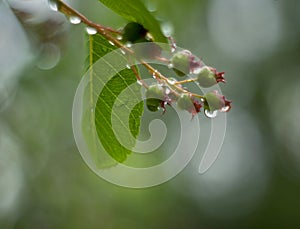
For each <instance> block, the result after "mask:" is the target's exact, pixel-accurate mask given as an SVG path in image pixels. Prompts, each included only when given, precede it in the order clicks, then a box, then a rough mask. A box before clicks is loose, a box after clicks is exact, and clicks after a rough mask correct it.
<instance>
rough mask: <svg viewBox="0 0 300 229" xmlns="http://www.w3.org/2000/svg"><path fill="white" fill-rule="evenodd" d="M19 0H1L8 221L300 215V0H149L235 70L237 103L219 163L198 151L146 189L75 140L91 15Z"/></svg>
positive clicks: (106, 19) (173, 221)
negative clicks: (124, 180)
mask: <svg viewBox="0 0 300 229" xmlns="http://www.w3.org/2000/svg"><path fill="white" fill-rule="evenodd" d="M68 2H69V3H70V4H72V6H74V7H75V8H76V9H78V10H80V11H81V12H83V13H84V14H85V15H87V16H88V17H89V18H91V19H92V20H94V21H96V22H99V23H101V24H104V25H109V26H111V27H115V28H119V27H121V26H123V25H124V23H125V22H124V20H123V19H122V18H120V17H119V16H117V15H116V14H114V13H113V12H112V11H110V10H108V9H107V8H105V7H104V6H103V5H102V4H100V3H99V2H98V1H96V0H88V1H76V0H73V1H68ZM9 3H10V4H11V6H12V7H13V8H14V13H13V11H12V10H11V9H10V8H9V7H8V4H7V2H0V23H1V30H0V228H299V227H300V151H299V148H300V141H299V139H300V120H299V118H300V109H299V105H298V104H299V99H300V79H299V72H300V66H299V60H300V29H299V25H300V1H297V0H289V1H283V0H263V1H261V0H253V1H252V0H251V1H250V0H227V1H224V0H210V1H209V0H197V1H196V0H185V1H179V0H176V1H175V0H162V1H159V0H152V1H150V0H148V1H146V2H145V3H146V5H147V6H148V7H149V9H150V10H151V11H153V14H154V15H155V16H156V17H158V18H159V19H160V20H162V22H163V24H164V25H166V26H168V28H169V29H170V28H173V29H174V37H175V39H176V41H177V44H178V45H179V46H180V47H184V48H187V49H190V50H192V51H193V52H194V53H195V54H196V55H197V56H199V57H202V58H203V60H204V62H205V63H207V64H208V65H212V66H214V67H216V68H217V69H219V70H222V71H223V70H224V71H225V72H226V79H227V82H228V83H227V84H226V85H224V86H223V85H222V91H223V93H224V94H225V95H226V96H227V97H228V98H230V99H232V100H233V109H232V110H231V111H230V112H229V113H228V116H227V117H228V128H227V134H226V139H225V143H224V145H223V148H222V152H221V155H220V157H219V158H218V160H217V162H216V163H215V164H214V165H213V167H212V168H210V170H209V171H208V172H207V173H205V174H204V175H199V174H198V173H197V166H198V163H199V158H196V159H195V160H193V161H192V163H191V164H190V165H189V166H188V167H187V168H186V169H185V170H184V171H183V172H182V173H181V174H179V175H178V176H177V177H175V178H174V179H172V180H171V181H169V182H167V183H165V184H162V185H160V186H156V187H153V188H148V189H142V190H134V189H126V188H121V187H118V186H115V185H112V184H110V183H108V182H106V181H104V180H102V179H101V178H99V177H97V176H96V175H95V174H94V173H93V172H92V171H91V170H90V169H89V168H88V166H87V165H86V164H85V163H84V161H83V160H82V158H81V156H80V154H79V152H78V150H77V147H76V145H75V141H74V138H73V133H72V125H71V110H72V102H73V97H74V94H75V90H76V88H77V85H78V83H79V81H80V79H81V77H82V75H83V73H84V66H83V63H84V60H85V55H86V54H85V45H86V44H85V41H84V38H85V36H84V26H83V25H79V26H74V25H70V24H69V23H68V22H67V21H66V20H65V18H64V17H63V16H62V15H60V14H59V13H55V12H52V11H51V10H49V8H48V7H47V3H46V1H44V0H26V1H25V0H23V1H17V0H11V1H9ZM15 15H18V17H16V16H15ZM201 123H203V126H204V128H205V125H208V124H209V120H208V119H205V118H203V120H202V122H201ZM204 130H205V129H204ZM208 133H209V132H208ZM204 134H205V133H204Z"/></svg>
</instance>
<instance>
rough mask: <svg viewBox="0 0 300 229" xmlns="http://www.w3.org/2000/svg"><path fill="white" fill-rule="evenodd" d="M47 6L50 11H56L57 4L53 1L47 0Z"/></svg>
mask: <svg viewBox="0 0 300 229" xmlns="http://www.w3.org/2000/svg"><path fill="white" fill-rule="evenodd" d="M48 5H49V7H50V9H51V10H53V11H58V6H57V2H56V1H55V0H49V1H48Z"/></svg>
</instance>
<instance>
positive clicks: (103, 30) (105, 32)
mask: <svg viewBox="0 0 300 229" xmlns="http://www.w3.org/2000/svg"><path fill="white" fill-rule="evenodd" d="M57 4H58V10H59V11H60V12H62V13H63V14H65V15H66V16H69V17H70V16H76V17H78V18H79V19H80V20H81V21H82V22H83V23H84V24H86V25H87V26H89V27H92V28H95V29H96V30H97V32H98V33H99V34H101V35H102V36H103V37H105V38H106V39H107V40H109V41H111V42H112V43H113V44H114V45H116V46H117V47H119V48H121V49H122V50H124V51H126V52H127V53H128V54H131V55H133V54H134V51H133V50H132V49H130V48H128V47H126V46H125V45H124V44H122V43H121V42H120V41H119V40H118V39H116V38H115V37H114V36H112V35H111V34H109V33H115V34H121V32H120V31H117V30H114V29H112V28H109V27H105V26H102V25H99V24H96V23H94V22H92V21H90V20H89V19H88V18H87V17H85V16H84V15H83V14H81V13H79V12H78V11H77V10H75V9H73V8H72V7H71V6H69V5H68V4H66V3H65V2H64V1H62V0H57ZM161 60H163V61H166V59H164V58H161ZM139 61H140V63H141V64H142V65H143V66H144V67H146V68H147V69H148V70H149V71H150V72H151V73H152V74H155V76H157V77H158V78H159V79H161V80H163V81H164V82H165V83H166V84H168V85H169V87H170V88H174V89H175V90H176V91H179V92H182V93H189V94H191V95H192V96H194V97H197V98H204V97H203V96H201V95H198V94H195V93H190V92H189V91H187V90H185V89H183V88H181V87H179V86H178V85H176V84H171V83H170V82H169V80H168V78H167V77H165V76H164V75H163V74H161V73H160V72H158V71H157V70H156V69H154V68H153V67H152V66H151V65H149V64H148V63H146V62H145V61H144V60H139ZM131 69H132V71H133V72H134V74H135V76H136V78H137V80H139V81H140V82H141V83H142V84H143V86H144V87H146V88H148V85H147V84H146V83H145V82H143V80H142V79H141V77H140V75H139V74H138V71H137V69H136V68H135V67H134V68H132V67H131ZM175 93H176V94H177V92H175Z"/></svg>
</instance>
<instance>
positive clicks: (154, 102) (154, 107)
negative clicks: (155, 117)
mask: <svg viewBox="0 0 300 229" xmlns="http://www.w3.org/2000/svg"><path fill="white" fill-rule="evenodd" d="M161 102H162V100H160V99H153V98H151V99H147V100H146V106H147V108H148V110H149V111H152V112H155V111H158V109H159V107H160V106H161Z"/></svg>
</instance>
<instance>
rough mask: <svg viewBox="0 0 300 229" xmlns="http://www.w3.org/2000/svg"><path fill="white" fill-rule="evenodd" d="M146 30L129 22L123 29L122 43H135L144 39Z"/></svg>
mask: <svg viewBox="0 0 300 229" xmlns="http://www.w3.org/2000/svg"><path fill="white" fill-rule="evenodd" d="M147 32H148V30H147V29H145V28H144V27H143V26H142V25H141V24H139V23H136V22H129V23H128V24H127V25H126V26H125V27H124V29H123V41H125V42H126V41H129V42H131V43H135V42H136V41H137V40H139V39H142V38H145V37H146V34H147Z"/></svg>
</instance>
